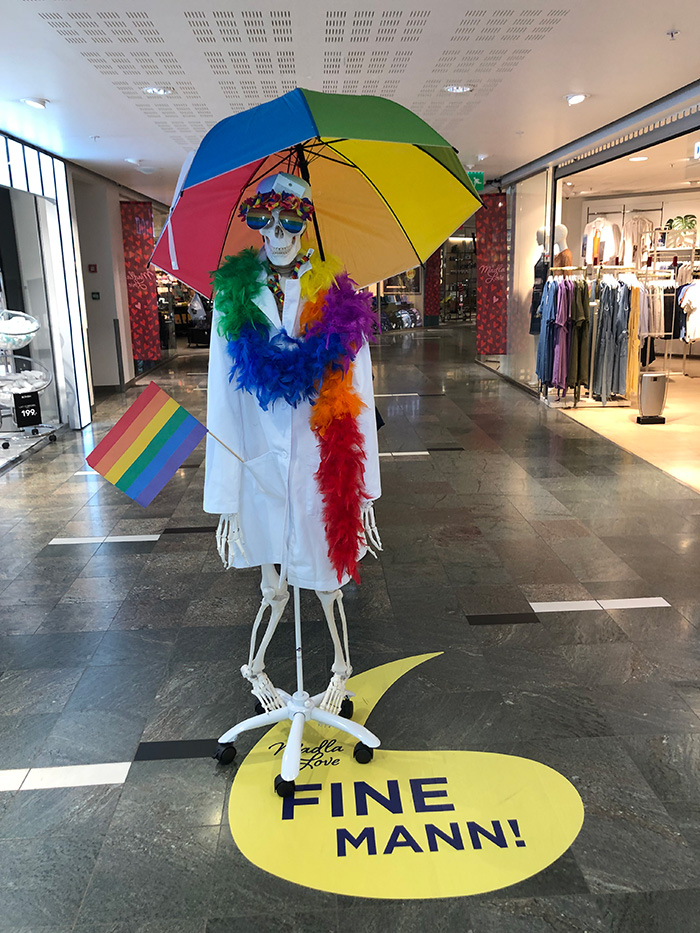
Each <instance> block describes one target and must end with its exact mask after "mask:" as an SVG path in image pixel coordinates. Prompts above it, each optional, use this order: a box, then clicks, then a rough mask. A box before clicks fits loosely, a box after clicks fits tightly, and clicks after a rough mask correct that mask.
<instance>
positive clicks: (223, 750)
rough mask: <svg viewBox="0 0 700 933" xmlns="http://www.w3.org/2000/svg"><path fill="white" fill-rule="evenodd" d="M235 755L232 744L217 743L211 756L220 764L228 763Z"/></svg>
mask: <svg viewBox="0 0 700 933" xmlns="http://www.w3.org/2000/svg"><path fill="white" fill-rule="evenodd" d="M235 757H236V749H235V748H234V747H233V745H222V744H221V743H219V745H217V748H216V751H215V752H214V754H213V755H212V758H216V760H217V761H218V762H219V764H220V765H230V764H231V762H232V761H233V760H234V759H235Z"/></svg>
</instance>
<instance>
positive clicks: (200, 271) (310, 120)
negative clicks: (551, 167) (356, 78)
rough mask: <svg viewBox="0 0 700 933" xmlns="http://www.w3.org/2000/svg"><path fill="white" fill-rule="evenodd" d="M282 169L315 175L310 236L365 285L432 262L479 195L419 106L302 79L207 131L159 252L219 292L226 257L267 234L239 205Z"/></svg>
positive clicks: (187, 276)
mask: <svg viewBox="0 0 700 933" xmlns="http://www.w3.org/2000/svg"><path fill="white" fill-rule="evenodd" d="M274 172H292V173H294V174H298V175H301V176H302V177H303V178H305V179H306V180H307V181H308V182H309V183H310V184H311V188H312V191H313V198H314V206H315V208H316V210H315V215H314V224H313V229H312V225H311V224H309V228H308V230H307V236H308V238H309V240H310V243H311V245H312V246H314V247H315V248H317V249H318V250H319V252H320V253H321V256H322V257H323V256H324V255H325V254H331V255H334V256H337V257H338V258H340V259H341V260H342V261H343V263H344V265H345V267H346V268H347V270H348V272H349V273H350V275H351V277H352V278H353V279H354V280H355V281H356V282H357V283H358V284H359V285H361V286H362V285H368V284H370V283H372V282H377V281H379V280H380V279H385V278H388V277H389V276H391V275H395V274H397V273H399V272H403V271H404V270H405V269H410V268H412V267H413V266H416V265H418V264H419V263H421V262H424V261H425V260H426V259H427V258H428V257H429V256H430V255H431V254H432V253H433V252H434V251H435V250H436V249H437V248H438V247H439V246H440V244H441V243H443V242H444V241H445V240H446V239H447V237H448V236H449V235H450V234H451V233H453V231H454V230H456V229H457V227H459V226H460V224H462V223H464V221H465V220H466V219H467V218H468V217H470V216H471V215H472V214H473V213H474V212H475V211H476V210H477V208H478V207H479V206H480V204H481V201H480V199H479V196H478V195H477V193H476V191H475V189H474V187H473V185H472V183H471V181H470V179H469V177H468V175H467V173H466V171H465V170H464V168H463V167H462V164H461V163H460V161H459V159H458V157H457V153H456V152H455V150H454V149H453V148H452V146H451V145H450V144H449V143H448V142H447V141H446V140H445V139H443V137H442V136H440V135H439V133H436V132H435V130H434V129H432V128H431V127H430V126H428V124H427V123H425V122H424V121H423V120H421V119H420V117H417V116H416V115H415V114H414V113H411V111H410V110H407V109H406V108H405V107H402V106H401V105H400V104H396V103H394V102H393V101H389V100H385V99H384V98H382V97H363V96H354V95H349V94H323V93H320V92H318V91H307V90H304V89H302V88H297V89H296V90H294V91H290V92H289V93H288V94H285V95H283V96H282V97H278V98H276V99H275V100H271V101H269V102H268V103H265V104H261V105H260V106H259V107H253V108H252V109H251V110H246V111H244V112H243V113H239V114H235V115H234V116H231V117H227V118H226V119H225V120H222V121H221V122H220V123H217V124H216V126H214V127H213V128H212V129H211V130H210V131H209V132H208V133H207V135H206V136H205V137H204V139H203V140H202V142H201V144H200V146H199V149H198V150H197V152H196V153H195V155H194V159H193V160H192V162H191V164H190V166H189V168H188V169H187V170H183V173H182V175H183V176H184V180H182V176H181V181H180V183H179V186H178V193H177V194H176V198H175V201H174V206H173V208H172V210H171V212H170V217H169V219H168V222H167V224H166V226H165V228H164V230H163V233H162V235H161V237H160V239H159V241H158V244H157V246H156V249H155V251H154V253H153V257H152V260H151V261H152V263H153V264H154V265H155V266H157V267H158V268H160V269H163V270H165V271H166V272H170V273H171V274H172V275H174V276H175V277H176V278H177V279H179V280H180V281H182V282H184V283H185V284H187V285H189V286H190V287H191V288H194V289H195V290H196V291H198V292H200V293H201V294H203V295H211V279H210V273H211V272H212V271H213V270H215V269H217V268H218V267H219V265H220V264H221V262H222V260H223V258H224V257H225V256H229V255H233V254H235V253H237V252H239V251H240V250H242V249H243V248H244V247H247V246H257V245H259V244H260V242H261V241H260V234H259V233H257V232H256V231H254V230H250V229H249V228H248V227H247V226H246V224H245V223H244V222H243V221H242V220H241V219H240V218H239V217H238V206H239V204H240V202H241V201H242V200H243V199H244V198H246V197H249V196H250V195H251V194H253V193H254V192H255V189H256V186H257V183H258V182H259V181H260V179H261V178H264V177H265V176H267V175H271V174H273V173H274Z"/></svg>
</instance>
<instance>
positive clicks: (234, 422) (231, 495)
mask: <svg viewBox="0 0 700 933" xmlns="http://www.w3.org/2000/svg"><path fill="white" fill-rule="evenodd" d="M218 320H219V315H218V314H217V312H216V308H215V309H214V314H213V319H212V328H211V341H210V347H209V377H208V380H207V429H208V430H209V431H210V434H208V435H207V455H206V465H205V475H204V511H205V512H212V513H214V514H216V515H222V514H229V513H236V512H238V502H239V490H240V477H241V469H242V464H241V462H240V460H237V459H236V457H234V456H233V454H231V453H229V451H228V450H226V448H225V447H223V446H222V444H220V443H219V441H217V440H215V439H214V437H212V435H216V437H217V438H219V439H220V440H221V441H223V442H224V444H226V445H227V446H228V447H230V448H231V450H233V451H235V452H236V453H237V454H238V455H239V456H240V457H243V456H244V452H243V443H242V423H243V419H242V412H241V402H240V396H241V393H240V392H239V391H237V390H236V389H235V388H234V386H233V385H232V384H231V383H230V382H229V373H230V371H231V358H230V356H229V355H228V350H227V347H226V339H225V338H224V337H221V336H220V335H219V333H218V329H217V325H218Z"/></svg>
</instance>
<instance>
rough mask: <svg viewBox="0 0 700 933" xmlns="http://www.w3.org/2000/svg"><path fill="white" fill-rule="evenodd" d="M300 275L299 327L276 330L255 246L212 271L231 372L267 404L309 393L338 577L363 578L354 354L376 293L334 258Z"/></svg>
mask: <svg viewBox="0 0 700 933" xmlns="http://www.w3.org/2000/svg"><path fill="white" fill-rule="evenodd" d="M311 265H312V268H311V271H309V272H307V273H306V274H305V275H304V276H302V279H301V289H302V298H303V299H304V300H305V302H306V303H305V306H304V310H303V312H302V316H301V321H300V336H299V337H293V336H290V335H289V334H288V333H287V332H286V330H285V329H284V328H282V329H281V330H280V331H279V332H277V333H275V334H273V335H272V336H270V322H269V320H268V318H267V316H266V315H265V314H264V313H263V312H262V311H261V310H260V308H258V306H257V305H256V304H255V298H257V297H258V296H259V295H260V293H261V292H262V290H263V288H266V287H267V285H266V281H265V278H264V277H263V278H262V279H261V275H260V273H261V271H262V265H261V262H260V259H259V258H258V254H257V252H256V251H255V250H253V249H247V250H243V252H241V253H238V255H236V256H229V257H227V258H226V261H225V263H224V264H223V265H222V266H221V267H220V268H219V269H218V270H217V271H216V272H215V273H214V275H213V279H214V290H215V294H216V307H217V310H218V311H219V313H220V316H219V334H220V335H221V336H222V337H224V338H225V339H226V340H227V341H228V351H229V354H230V356H231V359H232V361H233V365H232V367H231V374H230V377H229V379H230V381H233V380H234V379H235V381H236V388H238V389H242V390H243V391H245V392H249V393H250V394H251V395H255V397H256V398H257V400H258V404H259V405H260V407H261V408H262V409H263V410H264V411H267V410H268V408H269V406H270V405H274V404H275V403H276V402H279V401H284V402H286V403H287V404H288V405H292V406H294V407H296V406H297V405H298V404H299V402H302V401H308V402H310V403H311V406H312V407H311V415H310V419H309V423H310V427H311V429H312V431H313V432H314V434H315V435H316V438H317V439H318V443H319V451H320V466H319V468H318V471H317V473H316V476H315V478H316V481H317V484H318V489H319V492H320V494H321V498H322V500H323V521H324V527H325V532H326V541H327V544H328V556H329V559H330V561H331V565H332V566H333V568H334V570H335V571H336V573H337V576H338V581H339V582H340V580H341V579H342V577H343V575H344V574H345V573H348V574H349V575H350V576H352V577H353V578H354V579H355V580H357V581H358V582H359V573H358V569H357V553H358V549H359V546H360V544H361V543H362V540H363V527H362V516H361V507H362V503H363V501H364V500H365V499H366V498H367V496H366V491H365V486H364V471H365V467H364V464H365V458H366V454H365V450H364V443H363V437H362V433H361V431H360V430H359V426H358V417H359V414H360V411H361V410H362V408H363V407H364V403H363V402H362V401H361V399H360V398H359V396H358V395H357V393H356V392H355V390H354V389H353V386H352V371H351V369H350V364H351V362H352V361H353V360H354V358H355V356H356V355H357V352H358V351H359V349H360V347H361V346H362V343H363V341H364V340H366V339H374V333H375V327H376V325H375V319H374V315H373V314H372V311H371V296H370V295H369V294H368V293H364V292H357V291H356V287H355V284H354V283H353V281H352V280H351V279H350V278H349V276H348V275H347V273H346V272H343V271H341V267H340V264H339V263H337V262H336V261H334V260H330V261H329V260H327V261H326V262H315V261H312V263H311Z"/></svg>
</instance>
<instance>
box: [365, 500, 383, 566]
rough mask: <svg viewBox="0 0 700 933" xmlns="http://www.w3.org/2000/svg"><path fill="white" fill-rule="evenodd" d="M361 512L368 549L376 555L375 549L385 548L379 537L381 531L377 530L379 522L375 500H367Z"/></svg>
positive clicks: (373, 555)
mask: <svg viewBox="0 0 700 933" xmlns="http://www.w3.org/2000/svg"><path fill="white" fill-rule="evenodd" d="M360 514H361V516H362V526H363V528H364V534H365V544H366V545H367V550H368V551H369V552H370V554H371V555H372V557H376V556H377V555H376V553H375V551H381V550H383V548H382V539H381V538H380V537H379V532H378V531H377V522H376V520H375V518H374V502H372V501H371V500H370V501H367V502H365V504H364V505H363V506H362V510H361V513H360Z"/></svg>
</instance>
